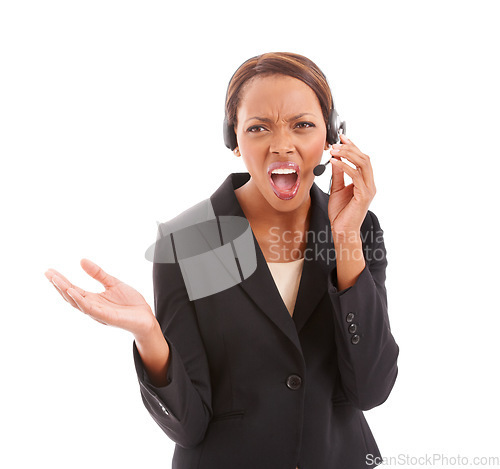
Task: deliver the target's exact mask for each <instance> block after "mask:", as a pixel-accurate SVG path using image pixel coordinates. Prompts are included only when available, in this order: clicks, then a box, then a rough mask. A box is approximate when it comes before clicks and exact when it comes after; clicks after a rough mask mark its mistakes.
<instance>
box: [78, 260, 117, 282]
mask: <svg viewBox="0 0 500 469" xmlns="http://www.w3.org/2000/svg"><path fill="white" fill-rule="evenodd" d="M80 265H81V266H82V269H83V270H85V272H87V273H88V274H89V275H90V276H91V277H92V278H95V279H96V280H97V281H98V282H100V283H102V284H103V285H104V287H105V288H111V287H113V286H115V285H118V284H119V283H120V280H118V279H117V278H115V277H113V276H112V275H109V274H108V273H106V272H104V270H102V269H101V268H100V267H99V266H98V265H97V264H95V263H94V262H92V261H91V260H89V259H85V258H84V259H82V260H81V261H80Z"/></svg>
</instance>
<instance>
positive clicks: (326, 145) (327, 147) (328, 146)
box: [325, 140, 331, 150]
mask: <svg viewBox="0 0 500 469" xmlns="http://www.w3.org/2000/svg"><path fill="white" fill-rule="evenodd" d="M330 146H331V145H330V144H329V143H328V140H326V141H325V150H329V149H330Z"/></svg>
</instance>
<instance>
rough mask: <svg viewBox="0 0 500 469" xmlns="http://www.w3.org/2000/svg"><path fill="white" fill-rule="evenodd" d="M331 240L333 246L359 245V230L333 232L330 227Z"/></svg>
mask: <svg viewBox="0 0 500 469" xmlns="http://www.w3.org/2000/svg"><path fill="white" fill-rule="evenodd" d="M332 238H333V242H334V244H335V245H339V244H342V245H353V246H356V245H359V244H361V232H360V230H340V231H339V230H334V229H333V227H332Z"/></svg>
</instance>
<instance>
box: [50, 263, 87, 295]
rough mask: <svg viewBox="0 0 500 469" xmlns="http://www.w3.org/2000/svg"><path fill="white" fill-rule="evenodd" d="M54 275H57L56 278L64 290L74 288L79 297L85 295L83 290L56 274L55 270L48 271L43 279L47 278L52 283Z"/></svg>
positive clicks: (61, 275)
mask: <svg viewBox="0 0 500 469" xmlns="http://www.w3.org/2000/svg"><path fill="white" fill-rule="evenodd" d="M54 275H57V278H58V279H60V280H61V282H59V283H60V285H62V286H63V287H64V288H65V289H66V288H69V287H71V288H74V289H75V290H76V291H77V292H78V293H80V295H83V294H84V293H85V290H83V289H82V288H80V287H77V286H76V285H73V284H72V283H71V282H70V281H69V280H68V279H67V278H66V277H65V276H64V275H63V274H61V273H60V272H58V271H57V270H56V269H48V270H47V271H46V272H45V277H47V278H48V279H49V280H50V281H52V279H53V277H54Z"/></svg>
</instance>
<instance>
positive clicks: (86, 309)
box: [68, 288, 105, 324]
mask: <svg viewBox="0 0 500 469" xmlns="http://www.w3.org/2000/svg"><path fill="white" fill-rule="evenodd" d="M68 295H69V296H70V297H71V298H73V301H74V302H75V303H76V305H77V307H78V309H80V311H81V312H82V313H85V314H87V315H89V316H91V317H92V319H95V320H96V321H98V322H100V323H101V324H105V323H104V322H102V321H101V320H100V319H98V318H101V317H102V314H103V313H102V309H101V307H100V306H98V305H94V304H92V303H90V302H89V301H88V300H87V299H86V298H85V297H84V296H82V295H80V294H79V293H78V292H77V291H76V290H75V289H73V288H69V289H68Z"/></svg>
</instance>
